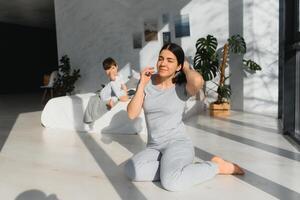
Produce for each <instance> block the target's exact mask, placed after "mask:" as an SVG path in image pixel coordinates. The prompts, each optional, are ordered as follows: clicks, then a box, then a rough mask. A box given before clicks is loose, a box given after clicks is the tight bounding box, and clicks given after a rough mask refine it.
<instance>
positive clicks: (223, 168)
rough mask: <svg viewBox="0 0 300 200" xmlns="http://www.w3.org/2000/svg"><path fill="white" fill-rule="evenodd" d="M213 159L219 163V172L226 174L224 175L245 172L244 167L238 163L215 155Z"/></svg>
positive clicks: (242, 173)
mask: <svg viewBox="0 0 300 200" xmlns="http://www.w3.org/2000/svg"><path fill="white" fill-rule="evenodd" d="M211 161H212V162H214V163H216V164H217V165H218V167H219V174H224V175H229V174H233V175H244V174H245V172H244V171H243V170H242V168H241V167H240V166H238V165H237V164H234V163H231V162H228V161H225V160H223V159H222V158H220V157H218V156H214V157H213V158H212V159H211Z"/></svg>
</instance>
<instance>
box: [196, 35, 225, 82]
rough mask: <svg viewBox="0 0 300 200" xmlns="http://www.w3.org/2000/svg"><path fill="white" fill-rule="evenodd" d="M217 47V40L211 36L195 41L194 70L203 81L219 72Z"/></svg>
mask: <svg viewBox="0 0 300 200" xmlns="http://www.w3.org/2000/svg"><path fill="white" fill-rule="evenodd" d="M217 46H218V42H217V39H216V38H215V37H213V36H211V35H207V36H206V38H204V37H203V38H200V39H198V40H197V43H196V50H197V51H196V54H195V57H194V68H195V69H196V70H197V71H198V72H199V73H200V74H202V76H203V79H204V80H205V81H209V80H211V79H213V78H214V77H216V75H217V73H218V71H219V61H218V56H217V53H216V49H217Z"/></svg>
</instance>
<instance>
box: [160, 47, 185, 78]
mask: <svg viewBox="0 0 300 200" xmlns="http://www.w3.org/2000/svg"><path fill="white" fill-rule="evenodd" d="M156 67H157V73H158V75H159V76H161V77H173V76H174V74H175V73H176V71H179V70H180V68H181V65H178V61H177V58H176V56H175V55H174V54H173V53H172V52H171V51H170V50H168V49H164V50H162V51H161V52H160V54H159V57H158V61H157V64H156Z"/></svg>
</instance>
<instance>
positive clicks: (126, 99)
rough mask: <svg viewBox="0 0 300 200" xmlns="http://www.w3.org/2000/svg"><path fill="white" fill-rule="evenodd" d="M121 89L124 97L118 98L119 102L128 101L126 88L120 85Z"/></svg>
mask: <svg viewBox="0 0 300 200" xmlns="http://www.w3.org/2000/svg"><path fill="white" fill-rule="evenodd" d="M121 88H122V90H123V91H124V92H125V95H123V96H120V97H119V99H120V101H128V95H127V90H128V89H127V86H126V85H125V84H123V83H122V84H121Z"/></svg>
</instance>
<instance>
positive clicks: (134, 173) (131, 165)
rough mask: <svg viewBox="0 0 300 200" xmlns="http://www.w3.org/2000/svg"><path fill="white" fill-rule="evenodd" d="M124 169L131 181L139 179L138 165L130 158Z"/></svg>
mask: <svg viewBox="0 0 300 200" xmlns="http://www.w3.org/2000/svg"><path fill="white" fill-rule="evenodd" d="M124 171H125V174H126V175H127V177H128V178H129V179H130V180H132V181H139V180H140V179H141V178H140V177H141V172H140V171H141V170H139V167H138V166H137V164H136V163H135V162H134V160H132V159H129V160H128V161H127V163H126V164H125V167H124Z"/></svg>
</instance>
